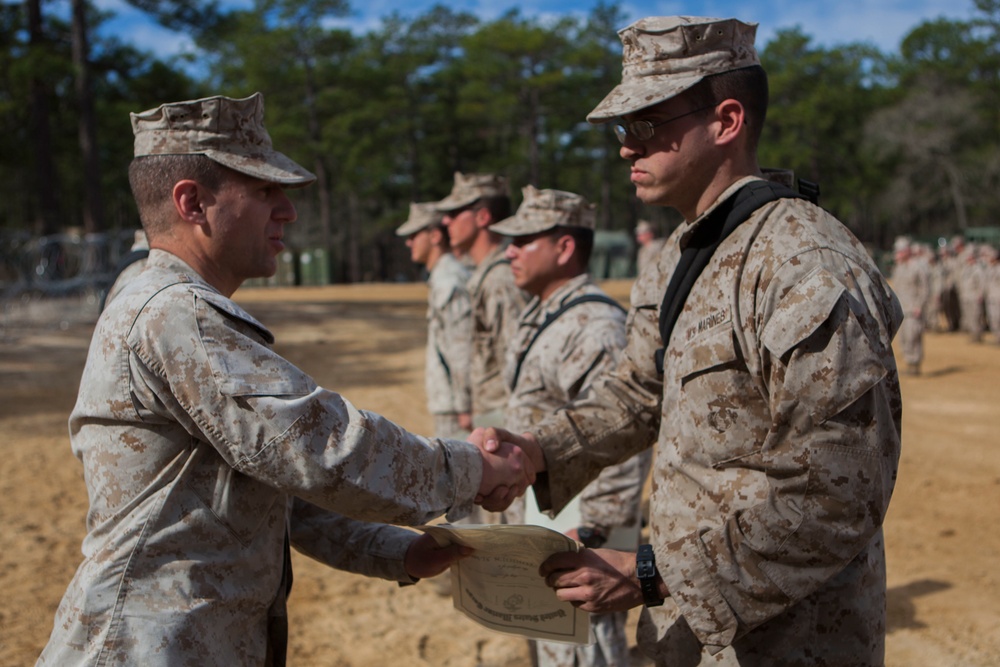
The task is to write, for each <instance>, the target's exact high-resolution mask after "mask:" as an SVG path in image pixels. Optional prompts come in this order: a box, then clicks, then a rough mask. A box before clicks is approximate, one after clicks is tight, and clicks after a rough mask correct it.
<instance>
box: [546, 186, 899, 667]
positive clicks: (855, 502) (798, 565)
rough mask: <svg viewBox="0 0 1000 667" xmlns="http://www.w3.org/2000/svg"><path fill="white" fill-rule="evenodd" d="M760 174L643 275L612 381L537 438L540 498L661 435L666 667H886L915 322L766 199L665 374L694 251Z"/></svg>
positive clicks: (841, 236)
mask: <svg viewBox="0 0 1000 667" xmlns="http://www.w3.org/2000/svg"><path fill="white" fill-rule="evenodd" d="M749 180H750V179H743V180H741V181H739V182H737V183H735V184H733V185H732V186H731V187H730V188H729V189H727V190H726V191H725V192H724V193H722V195H721V196H720V197H719V199H718V200H717V201H716V203H715V204H713V206H712V207H710V208H709V210H708V211H706V212H705V214H704V215H702V216H700V217H699V218H698V219H697V220H695V221H693V222H691V223H687V224H684V225H682V226H681V227H680V228H679V229H678V230H676V231H675V232H674V233H673V234H672V235H671V237H670V238H669V239H668V242H667V248H666V250H665V252H664V254H663V255H662V257H661V259H660V262H659V264H658V265H656V266H653V267H650V269H649V270H647V271H646V272H644V273H643V274H642V275H640V276H639V278H638V280H637V281H636V283H635V285H634V287H633V289H632V295H631V304H632V307H631V310H630V312H629V318H628V323H627V335H628V342H627V346H626V349H625V350H624V352H623V355H622V358H621V360H620V361H619V364H618V367H617V370H616V371H615V372H614V374H612V375H610V376H603V377H602V378H599V379H597V380H596V381H595V382H594V383H593V385H592V387H591V391H590V392H588V393H587V394H585V395H584V396H583V397H581V398H580V399H578V400H577V401H576V402H575V403H574V404H573V405H572V406H570V407H567V408H566V409H564V410H561V411H560V412H559V413H557V415H556V417H555V418H554V419H551V420H547V421H546V422H545V423H544V424H543V425H542V426H541V427H540V428H538V429H536V433H537V434H538V437H539V440H540V443H541V444H542V446H543V448H544V449H545V452H546V459H547V462H548V474H547V476H546V478H544V479H542V480H541V483H536V485H535V492H536V496H537V497H538V498H539V503H540V505H542V506H543V507H549V506H551V508H552V509H553V510H559V509H560V508H562V507H563V506H564V505H565V504H566V503H567V502H568V501H569V500H570V499H571V498H572V497H573V495H574V494H575V493H577V491H579V490H580V488H581V487H582V486H583V485H584V484H585V483H586V482H587V481H588V480H590V479H593V478H594V477H596V476H597V474H598V472H599V471H600V469H601V468H602V467H603V466H605V465H608V464H612V463H617V462H619V461H622V460H624V459H625V458H627V457H629V456H631V455H633V454H634V453H636V452H637V451H640V450H641V449H643V448H645V447H648V446H649V445H650V444H652V443H653V442H654V441H656V442H657V447H656V454H655V459H654V463H653V492H652V496H651V499H650V529H651V539H650V541H651V543H652V545H653V549H654V552H655V558H656V566H657V567H658V569H659V572H660V575H661V576H662V578H663V580H664V582H665V583H666V585H667V588H668V589H669V591H670V597H669V598H668V599H667V600H666V601H665V603H664V605H663V606H661V607H653V608H648V609H643V611H642V616H641V619H640V626H639V630H638V640H639V644H640V646H641V648H642V649H643V651H644V652H645V653H647V654H648V655H650V656H652V657H654V658H655V660H656V663H657V664H658V665H695V664H728V665H736V664H740V665H778V664H782V665H818V664H827V665H852V666H864V665H881V664H882V662H883V659H884V637H885V613H886V610H885V604H886V598H885V554H884V546H883V537H882V521H883V519H884V517H885V512H886V509H887V507H888V504H889V498H890V496H891V493H892V489H893V485H894V483H895V478H896V470H897V463H898V459H899V452H900V450H899V446H900V416H901V399H900V393H899V385H898V376H897V371H896V365H895V361H894V359H893V354H892V349H891V344H890V343H891V340H892V337H893V335H894V334H895V332H896V330H897V329H898V327H899V324H900V321H901V319H902V312H901V310H900V306H899V302H898V301H897V300H896V298H895V297H894V295H893V294H892V292H891V290H890V289H889V287H888V285H887V284H886V282H885V280H884V278H883V277H882V275H881V274H880V273H879V272H878V269H877V268H876V267H875V265H874V264H873V262H872V261H871V259H870V258H869V256H868V255H867V253H866V252H865V249H864V247H863V246H862V245H861V244H860V243H859V242H858V241H857V239H855V238H854V237H853V236H852V235H851V234H850V232H849V231H848V230H847V229H846V228H845V227H844V226H843V225H841V224H840V223H839V222H838V221H837V220H836V219H834V218H833V217H832V216H830V215H829V214H828V213H826V212H825V211H823V210H822V209H820V208H818V207H816V206H814V205H812V204H810V203H807V202H805V201H803V200H790V199H784V200H779V201H777V202H773V203H771V204H767V205H765V206H764V207H763V208H761V209H759V210H757V211H756V212H755V213H754V214H753V215H752V216H751V217H750V219H749V220H747V221H746V222H744V223H743V224H742V225H741V226H739V227H738V228H737V229H736V230H735V232H733V234H732V235H731V236H729V237H728V238H727V239H726V240H725V241H724V242H723V243H722V244H721V245H720V246H719V248H718V249H717V250H716V252H715V254H714V255H713V257H712V259H711V260H710V262H709V264H708V265H707V267H706V268H705V270H704V272H703V273H702V274H701V276H700V278H699V279H698V280H697V281H696V282H695V284H694V286H693V289H692V291H691V293H690V295H689V297H688V298H687V301H686V305H685V307H684V308H683V310H682V312H681V313H680V317H679V319H678V320H677V322H676V326H675V327H674V329H673V334H672V336H671V339H670V343H669V345H668V346H667V349H666V360H665V364H664V365H665V375H663V376H660V375H659V374H658V372H657V369H656V364H655V361H654V353H655V352H656V350H657V348H659V347H661V341H660V333H659V325H658V318H659V310H660V304H661V300H662V298H663V294H664V291H665V289H666V286H667V284H668V282H669V279H670V276H671V273H672V272H673V270H674V267H675V266H676V265H677V263H678V260H679V257H680V251H681V248H682V247H683V246H684V244H685V242H686V240H687V239H688V238H689V237H690V234H691V232H692V230H693V229H695V228H696V227H697V226H698V225H700V224H703V223H704V224H720V221H718V220H713V219H712V215H711V214H712V209H713V208H714V207H715V206H717V205H718V203H719V202H721V201H722V200H724V199H726V198H727V197H729V196H731V195H732V194H734V193H735V192H736V191H737V189H738V188H739V187H740V186H742V185H744V184H745V183H747V182H749ZM706 220H707V221H708V222H706Z"/></svg>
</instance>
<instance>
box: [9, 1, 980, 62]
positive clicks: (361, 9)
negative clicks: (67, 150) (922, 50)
mask: <svg viewBox="0 0 1000 667" xmlns="http://www.w3.org/2000/svg"><path fill="white" fill-rule="evenodd" d="M3 1H4V2H6V1H8V0H3ZM439 1H440V0H439ZM67 4H68V3H67ZM96 4H97V5H98V6H100V7H102V8H104V9H107V10H110V11H113V12H114V13H116V14H119V15H120V17H119V18H118V19H116V20H115V21H114V22H112V23H110V24H109V25H108V26H106V28H105V30H106V31H111V32H114V33H118V34H120V35H122V36H123V37H125V38H126V39H128V40H129V41H132V42H134V43H136V44H139V45H141V46H142V48H144V49H147V50H150V51H154V52H156V53H159V54H161V55H164V56H166V55H169V54H173V53H177V52H178V51H181V50H183V49H184V48H185V47H186V46H187V45H188V44H189V42H188V40H187V39H186V38H185V37H184V36H183V35H178V34H176V33H170V32H168V31H165V30H163V29H162V28H159V27H158V26H156V25H155V24H153V23H151V22H150V21H149V20H148V19H146V18H145V17H144V16H143V15H142V13H141V12H138V11H136V10H134V9H131V8H130V7H128V5H126V4H125V3H124V2H123V0H96ZM223 4H224V5H228V6H234V7H248V6H250V4H251V0H223ZM434 4H435V0H408V1H407V2H405V3H402V2H399V1H398V0H396V1H393V0H361V1H358V0H351V6H352V15H351V17H350V18H349V19H348V20H347V21H345V22H342V23H343V25H346V26H349V27H351V29H353V30H355V31H357V32H368V31H370V30H373V29H375V28H377V27H378V26H379V23H380V19H381V18H382V17H384V16H387V15H388V14H390V13H391V12H392V11H394V10H398V11H400V13H402V14H403V15H404V16H413V15H418V14H421V13H423V12H424V11H426V10H427V9H428V8H430V7H431V6H432V5H434ZM442 4H447V5H448V6H450V7H452V8H453V9H454V10H456V11H468V12H471V13H473V14H476V15H477V16H479V17H480V18H481V19H483V20H490V19H493V18H496V17H497V16H500V15H501V14H503V13H504V12H506V11H507V10H509V9H511V8H514V7H517V8H519V9H520V10H521V13H522V14H523V15H525V16H532V17H538V18H539V19H541V20H545V19H546V18H547V17H552V16H562V15H565V14H579V15H581V16H585V15H586V14H587V13H589V11H590V9H591V8H592V7H593V6H594V5H595V4H596V2H595V1H594V0H575V1H573V0H529V1H528V2H507V1H506V0H450V1H447V2H442ZM622 8H623V9H624V11H625V13H626V15H627V17H628V19H629V21H633V20H635V19H639V18H642V17H644V16H653V15H672V14H688V15H695V16H718V17H728V16H735V17H737V18H740V19H743V20H745V21H754V22H757V23H759V24H760V26H759V27H758V31H757V44H758V46H759V47H760V46H764V45H765V44H767V42H768V41H770V39H771V38H772V37H773V35H774V34H775V32H776V31H777V30H779V29H781V28H791V27H795V26H798V27H799V28H800V29H801V30H802V31H803V32H804V33H805V34H806V35H808V36H810V37H811V38H812V39H813V41H814V42H815V43H816V44H818V45H821V46H825V47H830V46H833V45H837V44H843V43H847V42H867V43H871V44H874V45H875V46H877V47H878V48H880V49H882V50H883V51H886V52H894V51H896V50H897V49H898V47H899V43H900V40H901V39H902V38H903V37H904V36H905V35H906V33H908V32H909V31H910V30H911V29H913V28H914V27H916V26H917V25H918V24H919V23H921V22H922V21H925V20H931V19H935V18H939V17H945V18H949V19H953V20H966V19H969V18H971V17H972V16H973V5H972V0H832V1H831V0H827V1H826V2H817V1H816V0H752V1H751V2H747V1H746V0H744V1H743V2H735V1H733V0H700V1H698V0H691V1H688V2H678V1H675V0H661V1H658V2H639V1H635V0H632V1H628V0H626V1H625V2H623V3H622ZM620 27H624V26H620Z"/></svg>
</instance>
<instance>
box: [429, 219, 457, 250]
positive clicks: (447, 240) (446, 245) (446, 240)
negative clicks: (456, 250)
mask: <svg viewBox="0 0 1000 667" xmlns="http://www.w3.org/2000/svg"><path fill="white" fill-rule="evenodd" d="M426 229H427V231H428V232H433V231H434V230H437V231H439V232H441V248H442V249H443V250H451V235H450V234H449V233H448V227H447V226H446V225H442V224H441V223H440V222H435V223H434V224H432V225H427V227H426Z"/></svg>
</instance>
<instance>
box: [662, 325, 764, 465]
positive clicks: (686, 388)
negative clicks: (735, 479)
mask: <svg viewBox="0 0 1000 667" xmlns="http://www.w3.org/2000/svg"><path fill="white" fill-rule="evenodd" d="M674 363H676V364H677V367H676V370H675V373H676V375H677V377H678V379H679V382H680V395H679V397H678V401H679V405H678V413H677V415H676V416H675V417H676V418H679V419H680V421H681V424H682V425H681V433H680V434H679V437H681V438H683V439H684V440H685V441H686V442H687V443H689V445H683V446H690V445H693V443H695V442H697V443H698V446H699V448H700V453H701V455H702V456H704V457H705V459H706V463H709V464H711V465H713V466H715V467H725V465H726V463H727V462H729V461H738V460H740V461H742V460H743V459H745V458H746V457H747V456H750V455H752V454H754V453H755V452H758V451H759V450H760V448H761V446H762V443H763V440H764V437H763V434H761V433H755V427H758V428H759V427H760V426H761V425H764V428H766V424H767V423H768V422H767V417H766V415H767V406H766V405H764V403H763V402H762V400H761V398H760V395H759V393H758V392H757V389H756V388H755V387H754V386H753V384H752V381H751V378H750V374H749V373H748V372H747V368H746V364H745V363H744V361H743V356H742V354H741V353H740V350H739V348H738V347H737V346H736V340H735V337H734V335H733V327H732V322H731V321H727V322H724V323H722V324H719V325H717V326H715V327H712V328H711V329H709V330H707V331H704V332H702V333H700V334H698V335H697V336H695V337H694V338H693V339H691V340H690V341H689V342H688V343H687V345H686V346H685V348H684V354H683V355H682V356H681V357H680V358H679V359H677V360H675V362H674ZM695 455H697V454H695Z"/></svg>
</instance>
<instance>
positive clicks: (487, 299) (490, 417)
mask: <svg viewBox="0 0 1000 667" xmlns="http://www.w3.org/2000/svg"><path fill="white" fill-rule="evenodd" d="M437 209H438V211H440V212H441V213H442V214H443V216H444V218H443V224H444V226H445V227H446V228H447V229H448V235H449V237H450V239H451V245H452V248H453V250H454V251H455V252H456V253H458V254H460V255H465V256H466V257H468V258H469V259H471V260H472V262H473V263H474V264H475V270H474V271H473V272H472V276H471V277H470V278H469V283H468V288H469V297H470V298H471V300H472V357H471V360H470V365H469V383H470V386H471V391H472V425H473V426H474V427H477V428H478V427H488V426H502V424H503V412H504V408H505V407H506V405H507V388H506V387H505V386H504V383H503V376H502V370H503V363H504V359H505V358H506V356H507V348H508V347H509V346H510V341H511V339H512V338H513V336H514V333H515V332H516V331H517V317H518V315H519V314H520V312H521V309H522V308H524V304H525V301H526V300H527V299H526V298H525V295H524V293H523V292H522V291H521V290H520V289H518V287H517V285H515V284H514V276H513V274H511V271H510V261H509V260H508V259H507V258H506V257H504V244H503V237H501V236H500V235H499V234H497V233H496V232H494V231H493V230H492V229H491V227H492V225H493V224H495V223H497V222H499V221H500V220H503V219H505V218H507V217H509V216H510V213H511V202H510V188H509V186H508V184H507V179H506V178H504V177H502V176H498V175H496V174H463V173H461V172H455V183H454V186H453V187H452V190H451V193H450V194H449V195H448V196H447V197H445V198H444V199H443V200H441V201H439V202H438V203H437ZM523 518H524V502H523V501H522V500H518V501H516V502H515V503H514V504H513V505H511V506H510V507H508V508H507V509H506V510H505V511H504V512H502V513H499V514H496V513H489V512H485V511H483V510H479V509H477V510H476V511H474V512H473V514H472V515H471V516H470V517H469V518H468V520H467V521H468V522H469V523H515V524H519V523H523Z"/></svg>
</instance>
